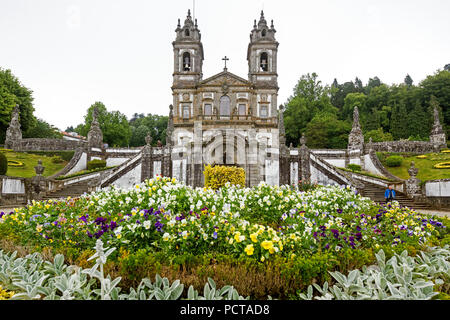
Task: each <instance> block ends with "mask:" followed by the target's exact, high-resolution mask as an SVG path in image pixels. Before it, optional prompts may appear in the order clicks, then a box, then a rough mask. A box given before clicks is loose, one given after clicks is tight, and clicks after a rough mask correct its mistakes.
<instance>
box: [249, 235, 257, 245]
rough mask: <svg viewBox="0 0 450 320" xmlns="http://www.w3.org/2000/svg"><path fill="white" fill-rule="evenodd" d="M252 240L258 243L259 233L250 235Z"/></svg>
mask: <svg viewBox="0 0 450 320" xmlns="http://www.w3.org/2000/svg"><path fill="white" fill-rule="evenodd" d="M250 239H251V240H252V241H253V242H255V243H256V242H258V234H257V233H252V234H250Z"/></svg>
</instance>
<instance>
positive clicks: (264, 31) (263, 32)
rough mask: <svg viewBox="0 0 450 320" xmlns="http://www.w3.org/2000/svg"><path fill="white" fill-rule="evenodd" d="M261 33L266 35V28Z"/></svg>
mask: <svg viewBox="0 0 450 320" xmlns="http://www.w3.org/2000/svg"><path fill="white" fill-rule="evenodd" d="M261 35H262V36H263V37H265V36H266V29H263V31H262V32H261Z"/></svg>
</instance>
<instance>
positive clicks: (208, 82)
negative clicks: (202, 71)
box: [199, 71, 252, 88]
mask: <svg viewBox="0 0 450 320" xmlns="http://www.w3.org/2000/svg"><path fill="white" fill-rule="evenodd" d="M199 86H217V87H224V88H228V87H231V86H247V87H250V86H252V84H251V83H250V82H248V81H247V80H245V79H244V78H241V77H239V76H237V75H235V74H233V73H230V72H226V71H224V72H221V73H218V74H216V75H214V76H212V77H209V78H207V79H205V80H203V81H202V82H200V84H199Z"/></svg>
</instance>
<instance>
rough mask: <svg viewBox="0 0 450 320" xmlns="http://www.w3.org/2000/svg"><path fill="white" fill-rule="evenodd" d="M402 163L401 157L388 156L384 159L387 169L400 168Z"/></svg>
mask: <svg viewBox="0 0 450 320" xmlns="http://www.w3.org/2000/svg"><path fill="white" fill-rule="evenodd" d="M402 162H403V157H401V156H390V157H388V158H386V165H387V166H388V167H400V166H401V165H402Z"/></svg>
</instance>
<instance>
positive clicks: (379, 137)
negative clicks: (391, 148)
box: [364, 128, 394, 142]
mask: <svg viewBox="0 0 450 320" xmlns="http://www.w3.org/2000/svg"><path fill="white" fill-rule="evenodd" d="M370 138H372V142H382V141H392V140H394V138H393V137H392V135H391V134H390V133H389V132H384V131H383V128H378V129H375V130H370V131H368V132H366V133H365V134H364V141H365V142H369V140H370Z"/></svg>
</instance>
